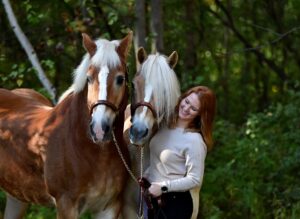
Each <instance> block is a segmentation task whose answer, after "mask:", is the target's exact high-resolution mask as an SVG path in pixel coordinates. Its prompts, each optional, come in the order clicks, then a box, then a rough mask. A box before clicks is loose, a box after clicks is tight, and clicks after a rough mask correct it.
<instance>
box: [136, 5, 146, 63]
mask: <svg viewBox="0 0 300 219" xmlns="http://www.w3.org/2000/svg"><path fill="white" fill-rule="evenodd" d="M135 14H136V20H135V34H134V51H135V57H136V55H137V51H138V48H139V47H144V48H145V47H146V40H145V38H146V18H145V17H146V16H145V0H136V1H135ZM136 64H137V65H138V62H136ZM136 67H138V66H136Z"/></svg>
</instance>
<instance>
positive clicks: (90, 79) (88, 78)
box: [86, 75, 93, 84]
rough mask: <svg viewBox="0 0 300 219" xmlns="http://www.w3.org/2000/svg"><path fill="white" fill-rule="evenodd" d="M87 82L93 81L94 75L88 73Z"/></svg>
mask: <svg viewBox="0 0 300 219" xmlns="http://www.w3.org/2000/svg"><path fill="white" fill-rule="evenodd" d="M86 80H87V82H88V83H89V84H90V83H92V82H93V77H92V76H91V75H88V76H87V78H86Z"/></svg>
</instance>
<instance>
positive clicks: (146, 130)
mask: <svg viewBox="0 0 300 219" xmlns="http://www.w3.org/2000/svg"><path fill="white" fill-rule="evenodd" d="M147 134H148V129H147V128H146V129H145V130H144V133H143V134H142V138H144V137H146V135H147Z"/></svg>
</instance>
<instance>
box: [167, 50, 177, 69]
mask: <svg viewBox="0 0 300 219" xmlns="http://www.w3.org/2000/svg"><path fill="white" fill-rule="evenodd" d="M177 62H178V53H177V52H176V51H174V52H172V54H171V55H170V56H169V57H168V63H169V65H170V67H171V68H172V69H174V68H175V66H176V64H177Z"/></svg>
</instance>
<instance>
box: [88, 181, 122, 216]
mask: <svg viewBox="0 0 300 219" xmlns="http://www.w3.org/2000/svg"><path fill="white" fill-rule="evenodd" d="M122 188H123V186H122V185H121V184H120V183H119V182H118V180H116V181H115V180H114V179H113V178H107V179H106V180H105V181H99V182H98V183H95V184H94V185H90V186H89V187H88V190H87V192H86V193H85V195H84V198H82V200H83V202H82V205H83V206H82V209H83V210H84V209H90V210H92V211H93V210H97V211H99V210H100V209H102V210H103V209H105V208H106V207H107V206H108V205H110V203H113V202H115V200H116V199H118V198H119V197H118V195H119V194H120V192H121V191H122Z"/></svg>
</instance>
